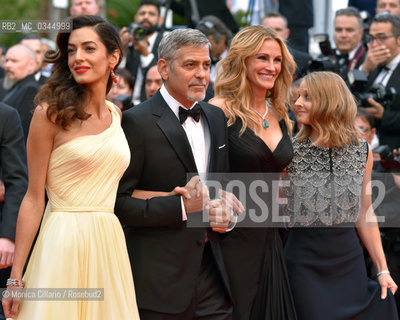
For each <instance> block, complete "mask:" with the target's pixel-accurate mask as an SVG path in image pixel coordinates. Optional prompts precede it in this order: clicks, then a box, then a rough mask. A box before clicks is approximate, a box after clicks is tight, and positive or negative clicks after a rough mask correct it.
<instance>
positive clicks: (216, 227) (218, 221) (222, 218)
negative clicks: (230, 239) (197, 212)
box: [206, 199, 232, 232]
mask: <svg viewBox="0 0 400 320" xmlns="http://www.w3.org/2000/svg"><path fill="white" fill-rule="evenodd" d="M206 210H208V218H209V221H210V227H211V228H212V230H213V231H215V232H226V231H227V229H228V226H229V224H230V222H231V219H232V208H231V207H230V206H229V205H228V203H227V201H225V200H223V199H214V200H211V201H210V202H209V203H208V204H207V205H206Z"/></svg>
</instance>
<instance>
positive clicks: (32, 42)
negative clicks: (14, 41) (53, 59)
mask: <svg viewBox="0 0 400 320" xmlns="http://www.w3.org/2000/svg"><path fill="white" fill-rule="evenodd" d="M20 44H22V45H24V46H27V47H29V48H31V49H32V50H33V52H34V53H35V55H36V61H37V64H38V68H41V67H42V63H43V59H44V51H43V46H42V42H41V41H40V39H33V38H32V39H22V40H21V42H20Z"/></svg>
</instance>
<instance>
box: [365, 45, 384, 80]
mask: <svg viewBox="0 0 400 320" xmlns="http://www.w3.org/2000/svg"><path fill="white" fill-rule="evenodd" d="M389 59H390V50H389V49H388V48H386V46H376V47H372V46H371V45H368V52H367V55H366V56H365V60H364V63H363V64H362V67H361V69H362V70H363V71H365V73H366V74H367V75H368V74H370V73H371V72H372V71H373V70H374V69H376V68H377V67H378V66H379V65H380V64H382V63H386V62H387V61H388V60H389Z"/></svg>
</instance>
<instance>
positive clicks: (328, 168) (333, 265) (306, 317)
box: [284, 139, 398, 320]
mask: <svg viewBox="0 0 400 320" xmlns="http://www.w3.org/2000/svg"><path fill="white" fill-rule="evenodd" d="M293 148H294V158H293V162H292V163H291V164H290V165H289V167H288V170H287V171H288V178H289V180H290V188H288V189H287V190H288V192H287V199H288V204H287V206H286V207H285V209H284V211H285V214H287V215H290V216H291V225H292V226H293V228H292V229H291V230H290V233H289V236H288V239H287V242H286V245H285V258H286V263H287V268H288V273H289V280H290V285H291V288H292V293H293V298H294V302H295V305H296V312H297V316H298V318H299V320H321V319H324V320H347V319H352V320H356V319H357V320H373V319H374V320H377V319H379V320H380V319H382V320H392V319H398V316H397V311H396V304H395V301H394V297H393V295H392V294H391V292H390V290H388V297H387V298H386V300H381V298H380V293H381V290H380V286H379V284H378V283H377V282H376V281H372V280H370V279H368V277H367V272H366V266H365V262H364V257H363V250H362V247H361V245H360V240H359V238H358V236H357V232H356V229H355V226H354V222H355V221H356V220H357V218H358V213H359V208H360V199H361V198H360V197H361V185H362V179H363V175H364V171H365V165H366V161H367V154H368V145H367V143H366V142H364V141H363V142H360V144H359V145H356V144H352V145H347V146H344V147H342V148H321V147H318V146H313V145H312V142H311V140H310V139H308V140H306V141H302V142H298V141H297V140H296V139H294V141H293Z"/></svg>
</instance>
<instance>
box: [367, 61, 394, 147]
mask: <svg viewBox="0 0 400 320" xmlns="http://www.w3.org/2000/svg"><path fill="white" fill-rule="evenodd" d="M380 72H381V69H380V68H376V69H375V70H373V71H372V72H371V73H370V74H369V77H368V84H367V88H370V87H372V85H373V83H374V81H375V79H376V77H377V76H378V75H379V73H380ZM389 87H393V88H395V89H396V92H397V94H396V96H395V98H394V101H393V102H392V103H390V104H389V105H387V106H386V107H385V111H384V112H383V117H382V119H375V121H376V128H377V131H378V136H379V144H380V145H385V144H387V145H388V146H389V147H390V148H391V149H394V148H400V64H398V65H397V67H396V69H394V70H393V72H392V74H391V76H390V78H389V81H388V83H387V85H386V89H388V88H389Z"/></svg>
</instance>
